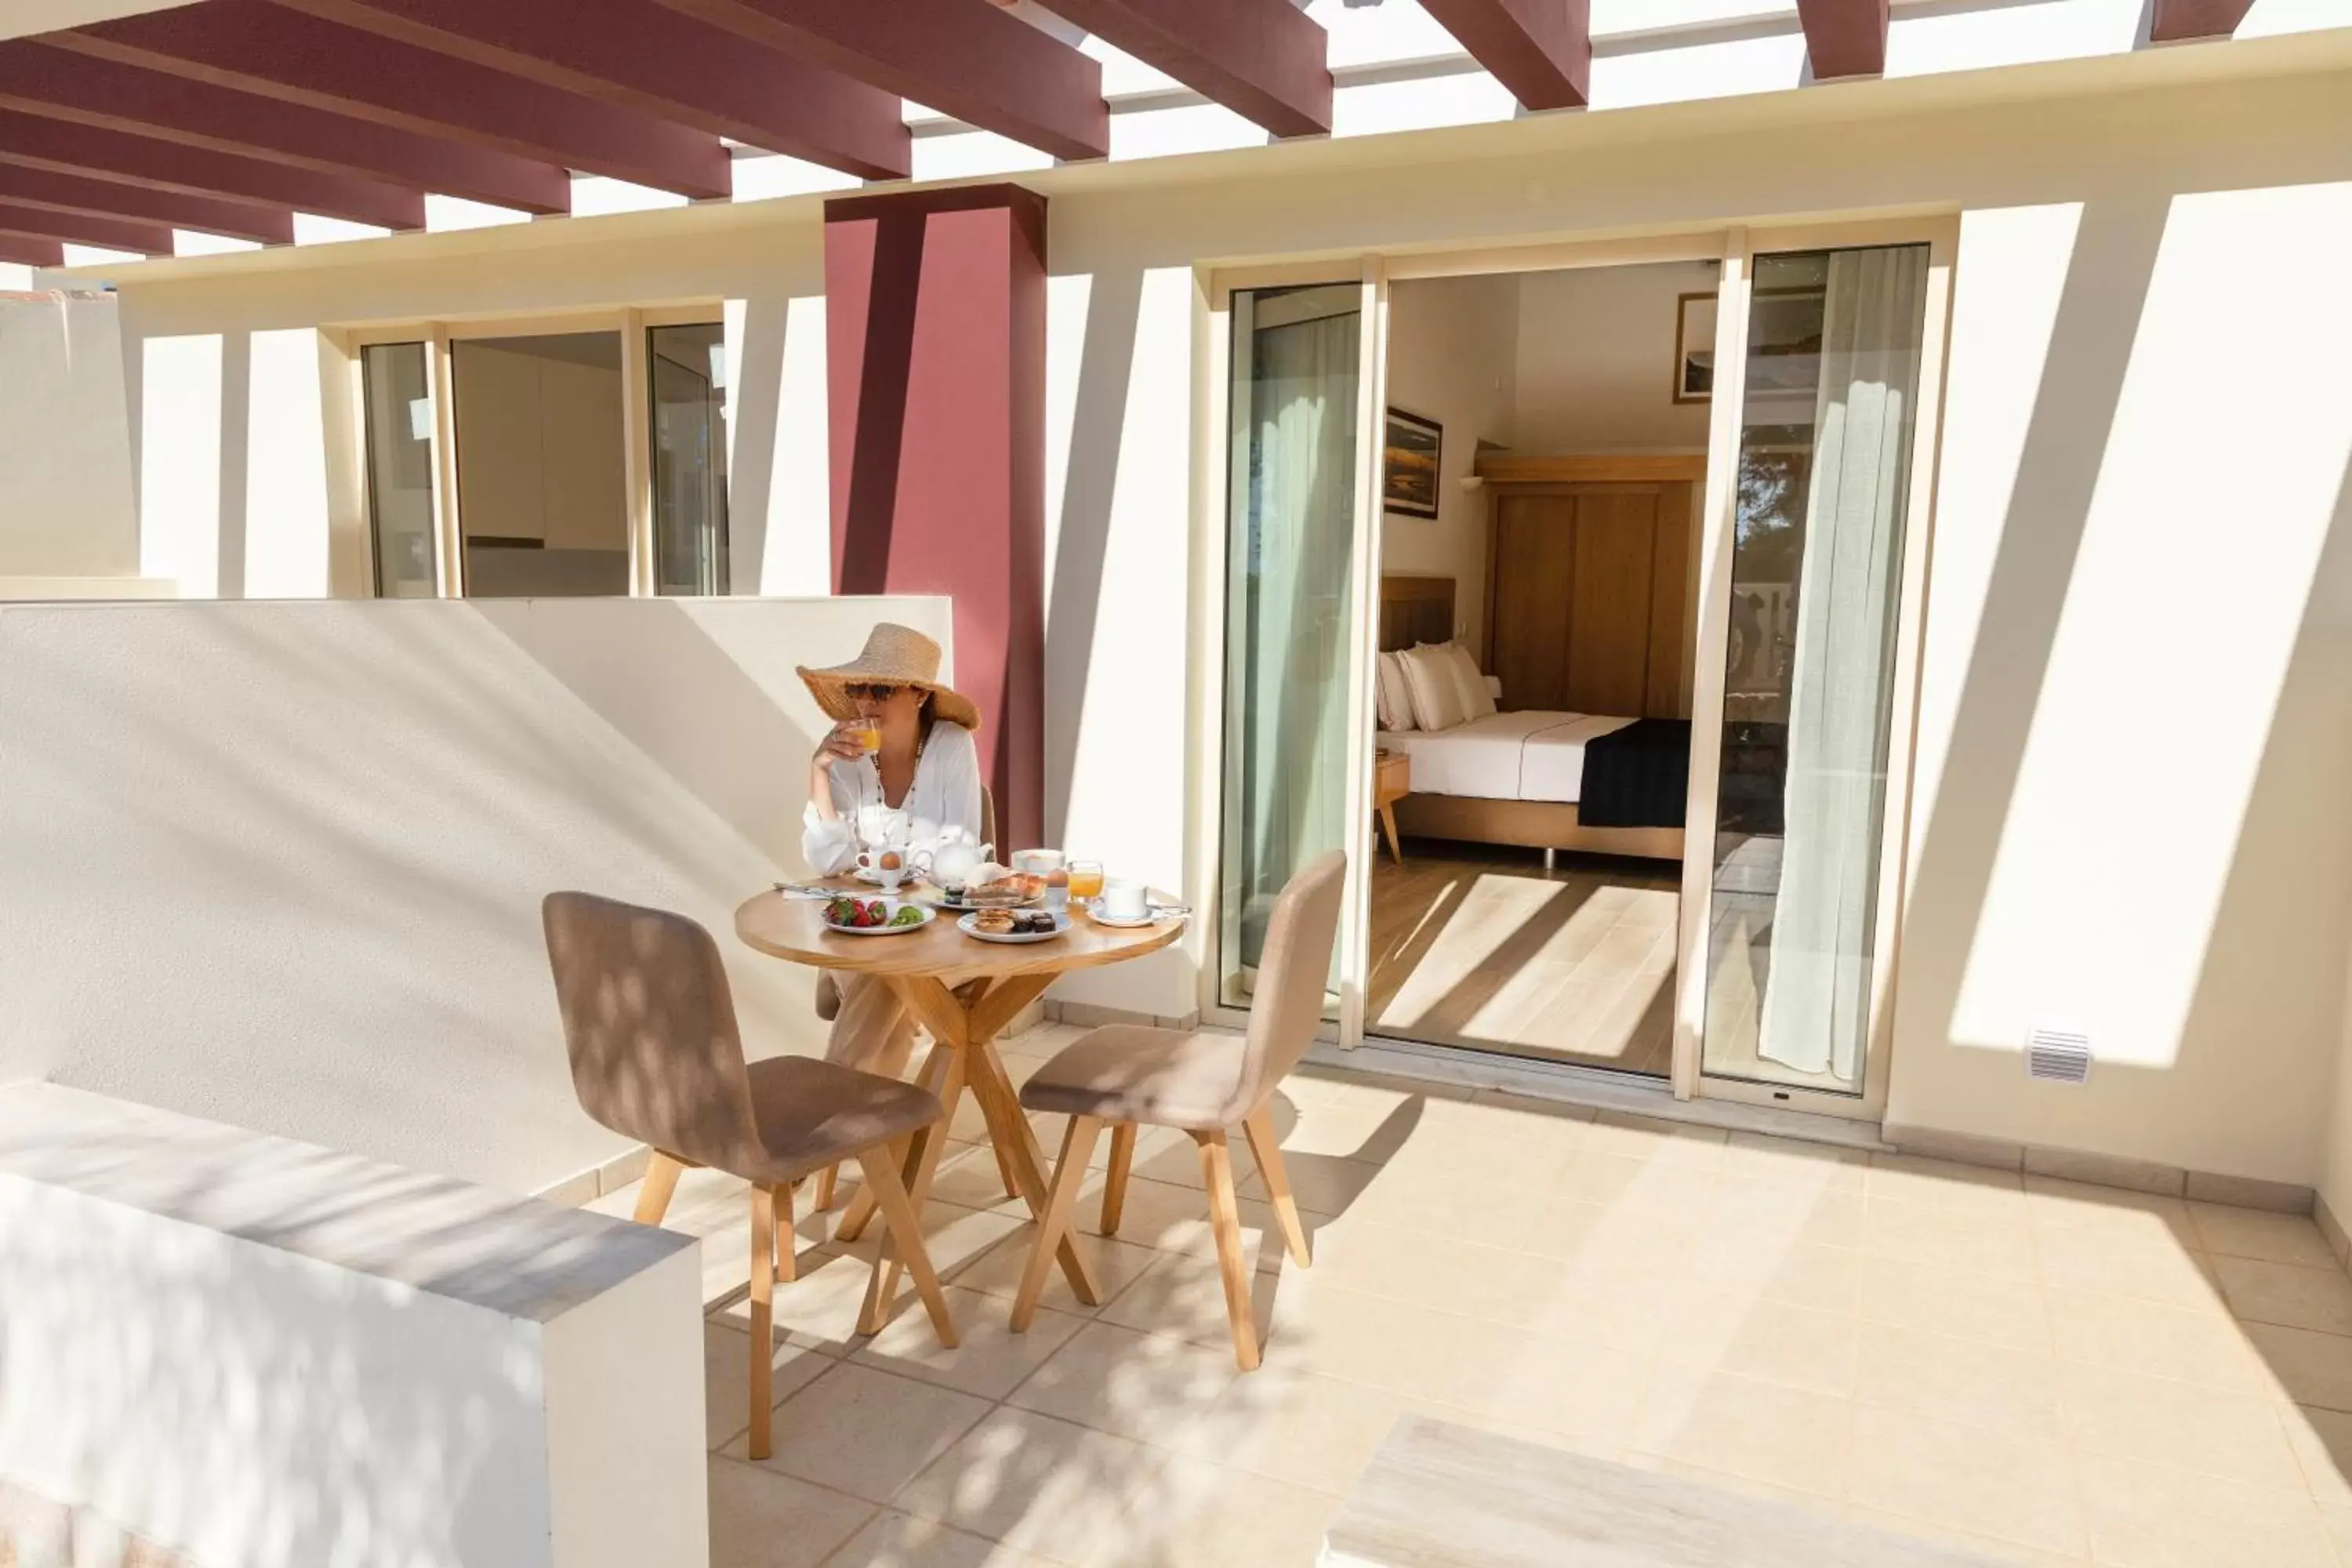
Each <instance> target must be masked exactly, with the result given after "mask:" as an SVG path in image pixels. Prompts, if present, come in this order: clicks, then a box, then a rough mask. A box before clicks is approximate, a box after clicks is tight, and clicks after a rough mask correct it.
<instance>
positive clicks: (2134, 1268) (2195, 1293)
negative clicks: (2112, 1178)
mask: <svg viewBox="0 0 2352 1568" xmlns="http://www.w3.org/2000/svg"><path fill="white" fill-rule="evenodd" d="M2033 1247H2034V1251H2035V1253H2036V1254H2037V1255H2038V1257H2039V1258H2040V1260H2041V1268H2042V1283H2043V1284H2044V1285H2047V1286H2049V1287H2050V1288H2052V1289H2058V1290H2097V1291H2103V1292H2105V1294H2107V1295H2110V1296H2132V1297H2137V1299H2139V1300H2144V1301H2161V1302H2163V1303H2164V1304H2165V1305H2167V1306H2169V1307H2179V1308H2182V1309H2184V1310H2191V1311H2203V1312H2213V1313H2217V1314H2218V1313H2224V1312H2226V1311H2227V1310H2228V1309H2227V1307H2225V1306H2224V1305H2223V1303H2222V1300H2221V1290H2220V1289H2219V1288H2218V1287H2217V1286H2216V1285H2215V1284H2214V1283H2213V1279H2212V1277H2211V1276H2210V1274H2208V1273H2207V1272H2206V1264H2205V1261H2204V1259H2203V1257H2202V1255H2201V1254H2199V1253H2195V1252H2190V1251H2189V1250H2188V1249H2187V1248H2185V1247H2181V1246H2180V1245H2179V1243H2177V1242H2175V1241H2173V1240H2171V1239H2170V1238H2169V1237H2128V1238H2126V1237H2122V1236H2118V1235H2114V1234H2110V1233H2108V1232H2105V1231H2096V1230H2057V1231H2051V1230H2041V1231H2036V1232H2035V1233H2034V1237H2033Z"/></svg>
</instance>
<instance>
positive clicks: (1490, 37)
mask: <svg viewBox="0 0 2352 1568" xmlns="http://www.w3.org/2000/svg"><path fill="white" fill-rule="evenodd" d="M1421 8H1422V9H1423V10H1424V11H1426V12H1428V13H1429V14H1430V15H1431V16H1434V17H1436V18H1437V21H1438V25H1439V26H1443V27H1444V29H1445V30H1446V31H1447V32H1449V33H1451V34H1453V35H1454V38H1455V39H1456V40H1457V41H1458V42H1459V43H1460V44H1461V45H1462V47H1464V48H1465V49H1467V50H1469V51H1470V57H1471V58H1473V59H1475V60H1476V61H1477V62H1478V63H1479V64H1480V65H1482V66H1485V67H1486V69H1487V71H1488V72H1489V73H1490V74H1492V75H1493V76H1494V78H1495V79H1496V80H1497V81H1499V82H1501V83H1502V84H1503V85H1504V86H1505V87H1507V88H1509V89H1511V96H1512V97H1514V98H1516V99H1517V100H1519V102H1520V103H1522V104H1523V105H1525V106H1526V107H1528V108H1529V109H1537V110H1541V109H1581V108H1583V107H1584V105H1585V103H1586V101H1587V100H1589V98H1590V97H1591V90H1592V26H1591V9H1592V8H1591V0H1422V4H1421Z"/></svg>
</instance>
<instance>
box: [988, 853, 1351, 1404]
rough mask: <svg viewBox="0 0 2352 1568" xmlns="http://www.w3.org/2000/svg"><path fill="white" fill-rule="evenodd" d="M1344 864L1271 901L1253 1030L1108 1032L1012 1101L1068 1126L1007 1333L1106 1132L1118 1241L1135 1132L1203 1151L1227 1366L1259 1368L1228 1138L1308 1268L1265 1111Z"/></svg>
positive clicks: (1314, 1018) (1313, 972)
mask: <svg viewBox="0 0 2352 1568" xmlns="http://www.w3.org/2000/svg"><path fill="white" fill-rule="evenodd" d="M1346 873H1347V860H1346V858H1345V857H1343V856H1341V855H1339V853H1337V852H1336V851H1335V852H1334V853H1331V854H1328V855H1325V856H1322V857H1320V858H1318V859H1315V860H1312V861H1310V862H1308V863H1307V865H1306V866H1305V867H1303V868H1300V870H1299V871H1298V872H1297V875H1295V876H1293V877H1292V878H1291V879H1290V881H1289V883H1288V884H1287V885H1286V886H1285V887H1284V889H1282V893H1281V896H1280V897H1279V898H1277V899H1276V900H1275V905H1274V915H1273V919H1272V920H1271V921H1269V923H1268V924H1267V927H1266V933H1265V950H1264V952H1262V954H1261V955H1260V957H1259V960H1258V971H1257V988H1256V991H1255V994H1254V996H1253V999H1252V1005H1251V1008H1250V1022H1249V1029H1248V1032H1247V1033H1245V1034H1241V1035H1233V1034H1222V1033H1211V1032H1200V1031H1195V1032H1189V1033H1188V1032H1187V1031H1185V1030H1182V1029H1155V1028H1146V1027H1143V1026H1136V1025H1126V1024H1115V1025H1112V1026H1109V1027H1108V1028H1101V1029H1096V1030H1094V1031H1092V1032H1091V1033H1089V1034H1087V1035H1083V1036H1081V1037H1079V1038H1078V1039H1077V1040H1076V1041H1074V1042H1073V1043H1072V1044H1071V1045H1070V1046H1069V1047H1067V1048H1066V1049H1065V1050H1063V1051H1062V1052H1061V1054H1060V1055H1058V1056H1056V1057H1055V1058H1054V1059H1053V1060H1051V1061H1049V1062H1047V1063H1046V1064H1045V1066H1044V1067H1042V1068H1038V1069H1037V1071H1036V1073H1035V1074H1034V1076H1032V1077H1031V1079H1029V1081H1028V1083H1027V1084H1025V1085H1024V1086H1023V1088H1022V1090H1021V1103H1022V1104H1023V1105H1024V1106H1025V1107H1027V1108H1028V1109H1029V1110H1043V1111H1058V1112H1061V1113H1064V1114H1066V1115H1067V1116H1068V1117H1069V1119H1070V1123H1069V1129H1068V1131H1066V1133H1065V1134H1064V1135H1063V1138H1062V1154H1061V1158H1060V1160H1059V1161H1058V1162H1057V1163H1055V1167H1054V1182H1053V1186H1052V1188H1051V1190H1050V1192H1049V1193H1048V1194H1047V1198H1046V1203H1045V1212H1044V1213H1043V1214H1041V1215H1038V1216H1037V1237H1036V1240H1035V1242H1034V1245H1033V1250H1032V1251H1031V1252H1030V1254H1029V1263H1028V1267H1027V1268H1025V1269H1024V1270H1023V1272H1022V1276H1021V1288H1020V1290H1019V1292H1018V1294H1016V1295H1015V1296H1014V1298H1013V1331H1014V1332H1015V1333H1019V1332H1022V1331H1025V1330H1026V1329H1027V1328H1028V1327H1029V1324H1030V1322H1031V1321H1032V1320H1033V1319H1034V1317H1035V1316H1036V1312H1037V1298H1038V1296H1039V1295H1040V1294H1041V1293H1042V1292H1043V1291H1044V1290H1045V1277H1046V1274H1047V1272H1048V1270H1050V1269H1051V1268H1052V1267H1053V1263H1054V1253H1055V1248H1057V1247H1060V1245H1061V1243H1062V1235H1063V1232H1064V1231H1066V1229H1067V1228H1068V1227H1069V1224H1070V1211H1071V1209H1072V1207H1073V1206H1074V1205H1076V1201H1077V1194H1078V1188H1079V1187H1080V1186H1082V1185H1084V1184H1085V1182H1086V1179H1087V1162H1088V1161H1089V1160H1091V1159H1092V1158H1093V1157H1094V1148H1095V1140H1096V1139H1097V1137H1099V1136H1100V1135H1101V1132H1102V1130H1103V1128H1104V1127H1105V1126H1107V1125H1108V1126H1109V1127H1110V1128H1111V1129H1112V1130H1113V1131H1112V1134H1111V1158H1110V1169H1109V1171H1108V1173H1106V1176H1105V1181H1104V1185H1103V1206H1102V1226H1103V1234H1105V1235H1106V1236H1108V1235H1111V1234H1113V1233H1115V1232H1116V1231H1117V1230H1118V1218H1119V1209H1120V1207H1121V1205H1123V1203H1124V1202H1125V1200H1126V1195H1127V1178H1128V1169H1129V1166H1130V1165H1131V1164H1132V1163H1134V1155H1135V1130H1136V1129H1137V1128H1138V1127H1139V1126H1143V1127H1173V1128H1178V1129H1181V1131H1185V1132H1189V1133H1191V1134H1192V1141H1193V1142H1196V1143H1198V1144H1199V1145H1200V1146H1201V1178H1202V1184H1203V1185H1205V1186H1206V1187H1207V1188H1208V1189H1209V1224H1210V1228H1211V1229H1212V1230H1213V1232H1214V1233H1215V1236H1216V1242H1217V1271H1218V1273H1219V1274H1220V1275H1221V1276H1222V1277H1223V1280H1224V1287H1225V1317H1226V1319H1227V1320H1228V1321H1230V1323H1231V1324H1232V1326H1233V1333H1234V1360H1236V1361H1238V1362H1239V1363H1241V1367H1242V1370H1243V1371H1244V1372H1248V1371H1251V1370H1253V1369H1255V1367H1256V1365H1257V1364H1258V1344H1257V1326H1256V1322H1255V1319H1254V1317H1253V1315H1252V1309H1251V1303H1250V1283H1249V1282H1250V1272H1251V1268H1250V1262H1249V1259H1247V1258H1244V1256H1243V1255H1242V1228H1241V1211H1240V1205H1238V1203H1236V1201H1235V1200H1234V1171H1233V1161H1232V1157H1231V1154H1230V1152H1228V1150H1227V1148H1226V1143H1225V1138H1226V1134H1227V1132H1228V1131H1229V1130H1230V1129H1232V1128H1234V1127H1239V1128H1240V1129H1241V1130H1242V1131H1243V1132H1244V1134H1245V1135H1246V1136H1247V1137H1248V1139H1249V1146H1250V1152H1251V1153H1252V1154H1253V1155H1255V1157H1256V1159H1257V1168H1258V1169H1259V1170H1260V1171H1262V1172H1264V1173H1265V1189H1266V1195H1267V1196H1268V1197H1269V1198H1271V1199H1272V1200H1273V1204H1274V1212H1275V1215H1276V1218H1277V1219H1278V1220H1279V1222H1280V1223H1281V1226H1282V1236H1283V1240H1284V1241H1285V1243H1286V1244H1287V1246H1288V1247H1289V1248H1290V1256H1291V1258H1293V1259H1294V1260H1295V1261H1296V1262H1297V1264H1298V1265H1299V1266H1300V1267H1301V1268H1305V1267H1306V1266H1307V1262H1308V1258H1307V1233H1306V1232H1305V1230H1303V1229H1302V1228H1301V1227H1300V1226H1299V1223H1298V1205H1297V1204H1296V1203H1295V1202H1293V1201H1292V1198H1291V1195H1290V1178H1289V1176H1288V1175H1287V1174H1286V1173H1285V1172H1284V1170H1283V1168H1282V1151H1281V1149H1280V1148H1279V1147H1277V1146H1276V1142H1275V1138H1274V1118H1273V1116H1272V1114H1271V1113H1270V1110H1269V1107H1270V1105H1271V1103H1272V1101H1273V1099H1274V1091H1275V1089H1276V1088H1278V1087H1279V1086H1280V1085H1281V1083H1282V1080H1283V1079H1284V1078H1285V1077H1286V1075H1287V1074H1288V1073H1289V1072H1290V1069H1291V1068H1295V1067H1297V1065H1298V1060H1299V1058H1301V1057H1304V1056H1305V1055H1306V1054H1307V1047H1308V1046H1309V1045H1310V1044H1311V1043H1313V1041H1314V1038H1315V1029H1316V1026H1317V1025H1318V1024H1319V1023H1320V1022H1321V1021H1322V1018H1323V987H1324V979H1325V977H1326V976H1327V975H1328V974H1329V973H1330V970H1331V943H1332V942H1333V940H1334V938H1335V937H1336V936H1337V934H1338V931H1339V890H1340V884H1341V881H1342V880H1343V879H1344V878H1345V876H1346Z"/></svg>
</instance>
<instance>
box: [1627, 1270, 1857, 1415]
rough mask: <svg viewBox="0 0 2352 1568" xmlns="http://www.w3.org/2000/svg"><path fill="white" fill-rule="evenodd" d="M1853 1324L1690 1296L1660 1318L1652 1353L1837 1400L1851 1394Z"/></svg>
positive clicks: (1774, 1306)
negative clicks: (1660, 1329)
mask: <svg viewBox="0 0 2352 1568" xmlns="http://www.w3.org/2000/svg"><path fill="white" fill-rule="evenodd" d="M1857 1328H1858V1325H1857V1324H1856V1322H1855V1320H1854V1318H1853V1315H1852V1314H1851V1313H1845V1312H1819V1311H1815V1310H1812V1309H1811V1308H1808V1307H1789V1306H1783V1305H1781V1304H1780V1303H1779V1302H1776V1301H1755V1302H1745V1301H1738V1300H1729V1299H1727V1298H1725V1297H1721V1296H1707V1295H1702V1294H1694V1295H1692V1296H1690V1297H1688V1298H1686V1299H1685V1300H1683V1301H1682V1302H1681V1303H1679V1304H1678V1305H1677V1307H1676V1308H1675V1310H1674V1311H1673V1313H1672V1314H1671V1315H1670V1316H1669V1317H1668V1318H1667V1320H1666V1324H1665V1331H1664V1334H1663V1335H1662V1336H1661V1338H1660V1340H1659V1348H1658V1354H1659V1355H1660V1356H1661V1357H1662V1358H1664V1359H1665V1360H1668V1361H1675V1362H1681V1363H1685V1364H1686V1365H1690V1366H1697V1367H1705V1368H1707V1369H1709V1370H1711V1371H1715V1372H1728V1373H1738V1374H1739V1375H1740V1376H1742V1377H1755V1378H1761V1379H1763V1380H1764V1381H1765V1382H1767V1383H1779V1384H1787V1385H1788V1386H1789V1387H1791V1388H1809V1389H1811V1390H1813V1391H1814V1392H1816V1393H1819V1394H1837V1395H1839V1396H1840V1397H1844V1396H1847V1395H1850V1394H1852V1393H1853V1381H1854V1356H1855V1346H1856V1343H1857Z"/></svg>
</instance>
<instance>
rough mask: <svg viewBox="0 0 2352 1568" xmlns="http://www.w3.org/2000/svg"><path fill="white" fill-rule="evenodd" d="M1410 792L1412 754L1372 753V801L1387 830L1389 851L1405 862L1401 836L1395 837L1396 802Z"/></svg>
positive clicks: (1397, 861) (1398, 859)
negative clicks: (1378, 810) (1377, 808)
mask: <svg viewBox="0 0 2352 1568" xmlns="http://www.w3.org/2000/svg"><path fill="white" fill-rule="evenodd" d="M1411 794H1412V757H1411V755H1409V754H1408V753H1406V752H1374V753H1372V804H1373V805H1375V806H1378V807H1379V808H1380V813H1381V826H1382V827H1385V828H1387V829H1388V830H1389V853H1390V854H1391V855H1393V856H1395V857H1396V863H1397V864H1398V865H1400V866H1402V865H1403V864H1404V840H1403V839H1402V838H1399V837H1397V826H1396V803H1397V802H1398V801H1401V800H1402V799H1403V798H1404V797H1405V796H1407V795H1411Z"/></svg>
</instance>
